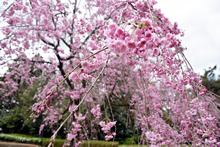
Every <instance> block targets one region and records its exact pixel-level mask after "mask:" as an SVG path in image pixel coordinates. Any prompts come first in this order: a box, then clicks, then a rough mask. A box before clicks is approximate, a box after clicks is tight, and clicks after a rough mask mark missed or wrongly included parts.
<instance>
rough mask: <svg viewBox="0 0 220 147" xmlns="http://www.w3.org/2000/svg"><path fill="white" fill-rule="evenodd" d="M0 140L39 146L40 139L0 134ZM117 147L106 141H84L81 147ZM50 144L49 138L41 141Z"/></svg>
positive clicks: (58, 142) (58, 144)
mask: <svg viewBox="0 0 220 147" xmlns="http://www.w3.org/2000/svg"><path fill="white" fill-rule="evenodd" d="M0 140H2V141H12V142H21V143H30V144H39V145H40V144H41V138H40V137H31V136H28V135H23V134H3V133H2V134H0ZM64 142H65V140H64V139H56V140H55V143H54V146H55V147H61V146H62V145H63V144H64ZM88 142H89V147H118V142H107V141H95V140H91V141H84V142H83V145H82V147H88ZM49 143H50V139H49V138H44V139H43V145H44V146H48V144H49Z"/></svg>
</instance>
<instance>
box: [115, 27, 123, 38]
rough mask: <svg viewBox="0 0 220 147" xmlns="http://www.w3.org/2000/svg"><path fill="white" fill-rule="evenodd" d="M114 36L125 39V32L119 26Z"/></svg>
mask: <svg viewBox="0 0 220 147" xmlns="http://www.w3.org/2000/svg"><path fill="white" fill-rule="evenodd" d="M115 36H116V37H118V38H119V39H122V40H124V39H125V33H124V31H123V30H122V29H121V28H118V29H117V30H116V32H115Z"/></svg>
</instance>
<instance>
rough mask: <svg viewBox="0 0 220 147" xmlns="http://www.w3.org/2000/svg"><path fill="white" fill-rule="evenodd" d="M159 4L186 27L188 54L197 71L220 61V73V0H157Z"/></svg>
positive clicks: (184, 42)
mask: <svg viewBox="0 0 220 147" xmlns="http://www.w3.org/2000/svg"><path fill="white" fill-rule="evenodd" d="M157 1H158V4H156V7H157V8H160V9H161V11H162V13H163V14H164V15H165V16H166V17H168V18H169V19H170V21H171V22H177V23H178V24H179V28H180V29H182V30H184V32H185V36H184V37H183V38H182V43H183V46H185V47H187V51H185V55H186V57H187V58H188V60H189V62H190V63H191V64H192V66H193V68H194V71H195V72H196V73H200V75H202V74H203V73H204V69H208V68H209V67H213V66H214V65H217V71H216V74H218V75H220V0H157Z"/></svg>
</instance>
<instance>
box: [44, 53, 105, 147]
mask: <svg viewBox="0 0 220 147" xmlns="http://www.w3.org/2000/svg"><path fill="white" fill-rule="evenodd" d="M108 59H109V55H108V58H107V59H106V62H105V65H104V67H103V68H102V70H101V71H100V73H99V75H98V76H97V77H96V79H95V81H94V82H93V84H92V85H91V87H90V88H89V89H88V90H87V92H86V93H85V95H84V97H83V98H82V100H81V101H80V103H79V104H78V105H77V106H76V107H75V108H74V109H73V111H72V112H71V113H70V114H69V116H68V117H67V118H66V119H65V120H64V121H63V122H62V124H61V125H60V126H59V128H58V129H57V130H56V132H55V133H54V134H53V135H52V136H51V139H50V144H49V145H48V147H50V146H51V145H52V143H53V142H54V141H55V138H56V135H57V133H58V132H59V130H60V129H61V128H62V127H63V125H64V124H65V123H66V121H67V120H68V119H69V118H70V117H71V116H72V115H73V113H74V112H75V111H76V110H77V109H78V108H79V106H80V105H82V103H83V102H84V100H85V98H86V96H87V95H88V94H89V92H90V91H91V90H92V88H93V87H94V85H95V84H96V82H97V81H98V79H99V77H100V76H101V74H102V73H103V71H104V69H105V68H106V66H107V64H108Z"/></svg>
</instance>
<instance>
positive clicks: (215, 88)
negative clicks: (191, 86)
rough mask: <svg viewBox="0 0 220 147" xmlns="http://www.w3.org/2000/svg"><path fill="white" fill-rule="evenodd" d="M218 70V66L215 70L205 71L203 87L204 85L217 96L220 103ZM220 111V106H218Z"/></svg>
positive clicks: (202, 77)
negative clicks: (216, 73)
mask: <svg viewBox="0 0 220 147" xmlns="http://www.w3.org/2000/svg"><path fill="white" fill-rule="evenodd" d="M216 69H217V66H214V67H213V68H211V67H210V68H209V70H205V73H204V75H203V76H201V79H202V85H204V86H205V87H206V88H207V89H208V90H209V91H210V92H213V93H214V94H216V95H217V96H216V100H217V101H218V102H220V75H219V76H218V78H216V75H215V70H216ZM218 108H219V109H220V106H218Z"/></svg>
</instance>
